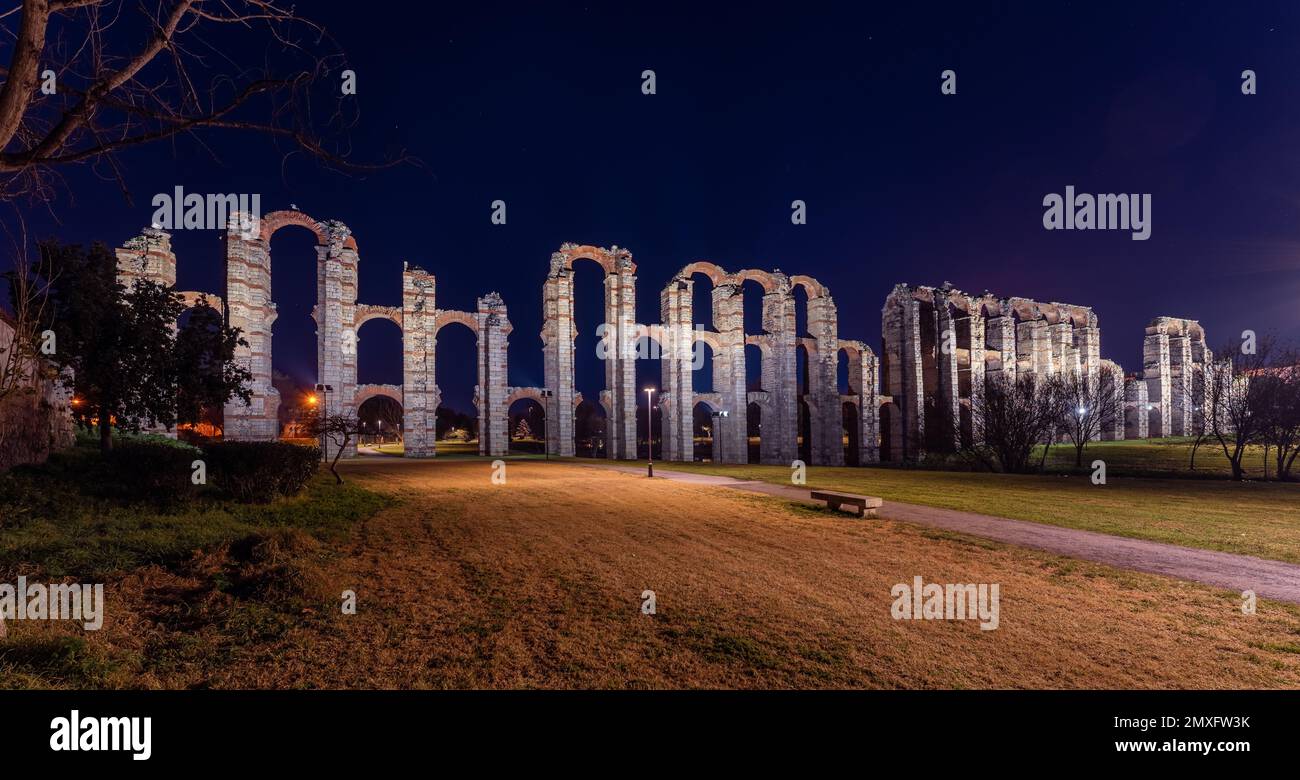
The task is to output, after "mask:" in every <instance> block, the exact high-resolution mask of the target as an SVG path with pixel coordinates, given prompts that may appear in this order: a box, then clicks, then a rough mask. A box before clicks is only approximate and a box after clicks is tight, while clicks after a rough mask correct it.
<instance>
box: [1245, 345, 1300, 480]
mask: <svg viewBox="0 0 1300 780" xmlns="http://www.w3.org/2000/svg"><path fill="white" fill-rule="evenodd" d="M1271 362H1272V365H1271V366H1270V367H1269V368H1267V369H1264V370H1263V371H1262V372H1261V374H1260V375H1258V376H1257V377H1256V378H1255V379H1253V380H1252V381H1255V382H1258V383H1259V385H1260V387H1259V388H1258V391H1259V392H1258V398H1259V401H1260V405H1261V408H1260V415H1261V418H1262V419H1261V422H1260V432H1259V439H1260V441H1261V442H1262V443H1263V444H1264V446H1265V453H1266V455H1265V459H1266V460H1267V452H1268V450H1269V449H1271V450H1272V452H1273V457H1274V459H1275V463H1276V467H1277V468H1276V470H1275V473H1276V475H1277V478H1278V479H1280V480H1285V479H1290V478H1291V467H1292V466H1293V465H1294V463H1295V459H1296V455H1297V454H1300V354H1297V353H1296V351H1295V350H1293V349H1287V350H1279V351H1277V352H1276V357H1275V358H1274V359H1273V360H1272V361H1271ZM1266 468H1267V464H1266Z"/></svg>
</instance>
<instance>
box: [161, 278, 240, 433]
mask: <svg viewBox="0 0 1300 780" xmlns="http://www.w3.org/2000/svg"><path fill="white" fill-rule="evenodd" d="M240 346H245V347H246V346H248V342H246V341H244V339H243V338H241V337H240V335H239V329H238V328H230V327H227V326H226V323H225V318H223V317H222V316H221V312H219V311H217V310H216V309H214V308H212V306H210V305H209V304H208V299H207V297H206V296H204V297H200V298H199V302H198V305H196V306H195V307H194V308H193V309H192V310H191V311H190V316H189V318H188V319H187V320H186V322H185V324H184V325H182V326H181V328H180V330H179V331H178V332H177V333H176V347H175V357H176V359H175V376H176V422H178V423H189V424H198V423H199V422H202V420H203V418H204V412H205V410H208V409H214V408H219V407H221V406H222V405H223V404H225V403H226V401H229V400H230V399H231V398H238V399H240V400H241V401H243V402H244V404H245V405H247V404H248V403H249V399H251V398H252V391H251V390H250V389H249V388H248V387H246V383H248V382H249V381H251V380H252V378H253V375H252V374H251V373H250V372H249V371H248V369H246V368H245V367H244V366H242V365H240V364H239V363H237V362H235V348H236V347H240Z"/></svg>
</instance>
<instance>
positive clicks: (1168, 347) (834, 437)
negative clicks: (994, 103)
mask: <svg viewBox="0 0 1300 780" xmlns="http://www.w3.org/2000/svg"><path fill="white" fill-rule="evenodd" d="M240 219H241V215H239V214H234V215H232V216H231V221H230V224H231V225H232V226H234V225H237V224H241V223H240V222H239V220H240ZM288 225H299V226H301V227H304V228H307V229H308V230H311V231H312V232H313V233H314V234H315V236H316V239H317V247H316V255H317V279H316V284H317V288H316V289H317V301H318V303H317V305H316V307H315V308H314V309H313V311H312V316H313V319H314V320H315V321H316V325H317V366H318V373H319V376H318V382H319V383H321V384H324V385H328V386H330V388H331V390H330V391H329V392H327V393H326V394H325V398H324V401H325V405H326V409H327V410H328V411H329V412H330V413H332V414H338V413H345V412H355V411H356V410H357V409H358V408H359V407H360V405H361V404H362V403H364V402H365V401H366V400H367V399H368V398H372V397H374V396H377V395H384V396H387V397H389V398H392V399H394V400H395V401H397V402H398V403H399V404H401V405H402V408H403V429H404V430H403V439H404V441H405V452H406V455H407V456H408V457H431V456H433V455H435V454H436V451H437V447H436V444H435V440H434V439H435V429H436V416H435V413H436V410H437V408H438V403H439V400H440V397H441V394H440V391H439V388H438V386H437V384H436V382H435V371H434V366H435V359H436V352H437V349H436V348H437V336H438V332H439V331H440V330H441V329H442V328H443V327H445V326H447V325H451V324H460V325H463V326H465V327H466V328H468V329H469V330H471V331H473V333H474V335H475V337H476V339H477V342H478V383H477V384H476V386H475V388H474V403H475V405H476V407H477V409H478V420H479V432H480V435H479V452H480V454H482V455H489V456H494V457H495V456H501V455H505V454H506V451H507V446H508V441H509V409H510V406H511V405H512V404H513V403H514V402H516V401H518V400H521V399H524V398H531V399H533V400H534V401H536V402H537V403H538V404H539V405H540V406H541V407H542V408H543V409H544V411H545V414H546V420H547V424H546V426H545V427H546V451H547V453H549V454H551V455H556V456H572V455H574V453H575V441H574V436H575V428H576V425H575V416H576V412H577V408H578V405H579V404H580V403H581V402H582V400H583V399H582V394H581V393H579V392H577V390H576V386H575V377H574V365H575V363H574V342H575V339H576V337H577V335H578V330H577V325H576V322H575V318H574V299H573V296H574V284H573V273H574V264H575V263H577V262H579V261H589V262H593V263H595V264H597V265H598V266H600V268H601V270H602V271H603V273H604V289H605V307H604V309H605V314H604V322H603V328H602V330H603V340H602V345H603V346H604V347H605V349H604V355H603V361H604V366H605V389H604V390H602V391H601V392H600V394H599V397H598V398H597V399H592V400H594V401H595V402H597V403H598V404H599V405H600V408H601V409H602V410H603V411H604V413H605V416H606V420H607V425H606V432H605V435H606V440H605V445H606V446H605V453H606V454H607V456H608V457H610V458H617V459H634V458H636V457H637V433H638V432H637V427H636V410H637V402H638V393H639V392H641V389H640V388H638V387H637V386H636V360H637V359H638V356H639V355H640V354H641V351H640V349H639V347H640V346H643V343H642V342H645V341H651V342H653V343H654V344H655V345H657V346H658V348H659V356H658V359H659V362H660V376H661V383H660V392H659V395H658V397H657V399H656V400H657V405H658V409H659V411H660V413H661V414H662V427H661V431H662V437H663V442H662V445H663V446H662V456H661V457H662V458H663V459H664V460H669V461H687V460H693V459H694V438H695V437H694V411H695V407H696V405H697V404H703V405H704V406H705V408H706V409H707V410H708V411H709V412H710V413H711V414H712V415H713V418H714V420H715V427H714V431H713V434H712V437H711V438H712V453H711V455H712V458H713V459H714V460H715V461H717V462H722V463H746V462H748V460H749V436H748V432H749V429H750V427H751V426H750V418H751V416H756V417H757V418H758V419H757V422H758V423H759V424H761V432H762V435H761V436H760V437H759V461H760V462H762V463H780V464H789V463H790V462H791V461H793V460H796V459H800V458H803V459H806V461H807V462H809V463H810V464H813V465H842V464H844V463H846V462H848V463H855V464H863V463H871V462H875V461H878V460H882V459H883V460H890V461H901V460H915V459H920V458H922V457H924V455H925V452H926V450H927V448H934V447H936V446H948V447H951V446H955V445H956V444H957V442H958V441H959V439H960V437H961V436H962V434H963V433H966V434H969V433H970V430H971V419H970V413H971V398H972V396H973V394H975V393H977V392H979V390H980V389H981V388H982V387H983V385H984V382H985V378H986V376H988V375H989V373H990V372H1002V373H1003V374H1005V375H1006V376H1007V377H1008V378H1011V379H1014V378H1015V377H1017V376H1021V375H1026V374H1036V375H1049V376H1050V375H1053V374H1059V373H1064V372H1073V373H1079V374H1083V375H1086V376H1088V377H1090V378H1092V379H1093V380H1094V381H1095V380H1098V379H1100V381H1102V382H1104V383H1105V382H1111V383H1114V382H1115V380H1116V379H1117V378H1119V377H1123V376H1124V374H1123V370H1122V369H1121V368H1120V366H1119V365H1118V364H1116V363H1114V362H1113V361H1109V360H1104V359H1102V357H1101V333H1100V329H1099V327H1098V322H1097V316H1096V314H1095V313H1094V312H1093V310H1092V309H1091V308H1089V307H1087V306H1079V305H1075V304H1066V303H1054V302H1053V303H1043V302H1039V301H1034V300H1030V299H1028V298H1018V297H1010V298H1000V297H997V296H995V295H993V294H991V293H989V292H984V293H982V294H980V295H969V294H966V293H964V292H962V291H960V290H958V289H955V288H954V287H953V286H952V285H950V284H947V283H945V284H944V285H943V286H941V287H926V286H912V285H907V284H899V285H897V286H895V287H894V289H893V291H891V292H890V294H889V296H888V297H887V298H886V300H885V305H884V307H883V309H882V311H881V327H882V339H881V344H882V353H881V358H880V363H879V365H877V360H876V355H875V353H874V352H873V351H872V350H871V348H870V347H868V346H867V345H866V344H865V343H863V342H861V341H853V340H845V339H841V338H840V337H839V335H838V310H837V308H836V305H835V301H834V299H833V298H832V297H831V295H830V291H829V290H827V289H826V287H825V286H824V285H822V284H821V283H820V282H818V281H817V280H816V279H814V278H812V277H810V276H798V275H796V276H787V275H786V274H784V273H782V272H781V271H780V270H773V271H764V270H758V269H745V270H739V271H734V272H728V271H726V270H724V269H723V268H722V267H721V266H719V265H717V264H715V263H712V262H708V261H698V262H694V263H691V264H689V265H686V266H684V267H683V268H682V269H681V270H679V271H678V272H677V273H676V274H675V275H674V276H673V278H672V279H671V280H670V281H669V282H668V284H667V285H666V286H665V287H664V289H663V290H662V291H661V292H660V296H659V303H660V322H659V323H653V324H641V323H637V321H636V264H635V263H634V262H633V261H632V254H631V252H629V251H628V250H626V249H622V248H619V247H617V246H614V247H611V248H603V247H595V246H587V245H579V244H574V243H566V244H563V245H561V247H560V249H559V251H557V252H555V253H553V254H552V255H551V261H550V269H549V272H548V274H547V277H546V281H545V283H544V284H543V290H542V299H543V317H544V321H543V324H542V330H541V341H542V351H543V356H544V381H545V384H546V386H545V387H512V386H510V385H509V383H508V366H507V348H508V346H509V335H510V333H511V330H512V326H511V324H510V320H509V318H508V316H507V311H506V305H505V302H504V301H503V300H502V299H501V296H499V295H497V294H496V293H489V294H487V295H485V296H483V297H481V298H479V299H478V302H477V306H476V308H475V310H474V311H455V310H447V309H438V308H437V303H436V285H435V279H434V276H433V274H430V273H429V272H427V271H425V270H424V269H422V268H419V267H418V266H412V265H409V264H404V265H403V270H402V305H401V306H376V305H368V304H361V303H358V302H357V268H358V264H359V262H360V257H359V254H358V249H357V243H356V240H355V239H354V238H353V237H352V235H351V231H349V230H348V228H347V226H346V225H344V224H343V223H341V222H337V221H323V222H322V221H317V220H315V219H312V218H311V217H308V216H307V215H306V214H303V213H302V212H300V211H296V210H294V211H277V212H273V213H271V214H268V215H266V216H265V217H263V218H262V219H261V220H260V232H259V233H258V235H256V236H253V237H248V236H246V235H244V234H241V233H240V232H239V231H237V230H235V229H233V227H232V229H231V230H229V231H228V232H227V234H226V263H227V272H226V273H227V276H226V297H225V300H224V301H223V300H222V298H220V297H217V296H215V295H208V296H207V298H208V300H209V301H210V302H211V303H212V304H213V305H214V306H218V307H224V310H225V312H226V316H227V319H228V321H229V323H230V325H231V326H233V327H237V328H239V329H240V330H241V331H242V332H243V337H244V339H245V340H246V341H247V342H248V345H247V346H246V347H241V348H240V349H239V351H238V355H237V358H238V359H239V360H241V361H242V362H243V364H244V365H245V366H246V367H247V368H248V369H249V371H250V373H251V374H252V377H253V379H252V383H251V387H252V391H253V398H252V403H251V405H250V406H247V407H245V406H244V405H243V404H242V403H238V402H236V403H232V404H228V405H227V406H226V408H225V431H224V434H225V435H226V436H227V437H230V438H232V439H273V438H276V437H277V436H278V435H279V431H278V419H277V411H278V408H279V405H280V402H281V399H280V396H279V393H278V391H277V390H276V389H275V388H274V387H273V386H272V384H271V349H272V344H271V326H272V324H273V323H274V322H275V319H276V316H277V315H276V306H275V304H274V303H273V302H272V300H271V266H270V264H271V259H270V239H271V236H272V235H274V234H275V232H276V231H277V230H280V229H281V228H283V227H285V226H288ZM117 258H118V275H119V280H120V281H122V282H123V283H124V284H129V283H130V282H131V281H132V280H133V279H135V278H149V279H153V280H156V281H158V282H160V283H163V284H166V285H168V286H174V284H175V281H176V255H175V253H174V252H173V251H172V248H171V241H170V236H169V234H168V233H166V232H165V231H162V230H157V229H153V228H150V229H146V230H145V231H143V232H142V233H141V235H139V236H137V237H135V238H132V239H131V240H129V241H127V242H126V244H124V245H123V246H122V247H121V248H120V249H118V250H117ZM697 276H702V277H703V278H704V279H706V280H707V281H708V283H709V284H710V285H711V298H712V311H711V315H712V323H713V326H714V329H713V330H708V329H704V328H700V327H696V326H695V325H694V312H693V302H694V297H693V295H694V285H695V284H696V282H697V279H696V277H697ZM746 281H752V282H754V283H757V284H758V285H759V286H760V287H761V288H762V291H763V292H762V331H763V332H762V333H745V330H744V291H743V285H744V283H745V282H746ZM796 287H802V288H803V290H804V292H805V294H806V296H807V331H808V334H809V335H807V336H802V335H799V334H798V332H797V328H796V317H795V296H794V293H793V291H794V289H795V288H796ZM181 294H182V296H183V297H184V298H185V300H186V302H187V303H188V304H189V305H191V306H192V305H194V304H195V302H197V300H198V299H199V298H200V297H201V296H202V295H203V294H202V293H198V292H183V293H181ZM380 318H382V319H387V320H390V321H392V322H393V323H395V324H396V325H397V326H398V327H399V328H401V330H402V339H403V362H402V370H403V382H402V385H401V386H395V385H373V384H367V385H361V384H358V383H357V347H358V346H359V342H360V339H359V337H358V335H357V332H358V330H359V329H360V328H361V326H362V325H364V324H365V323H366V322H368V321H370V320H372V319H380ZM703 345H707V347H708V348H709V349H710V350H711V352H712V380H713V390H712V392H707V393H698V392H695V391H694V389H693V382H692V376H693V372H694V365H693V360H694V355H695V351H696V350H698V349H702V347H703ZM747 346H754V347H756V348H757V350H758V354H759V355H760V360H761V383H760V387H759V388H758V389H750V388H749V387H748V382H747V371H746V368H747V366H746V354H745V348H746V347H747ZM801 347H802V348H803V349H804V350H805V354H806V371H807V387H806V391H804V392H801V391H800V387H799V376H798V374H799V371H798V362H797V361H798V358H797V352H798V350H799V348H801ZM841 352H843V353H844V354H845V355H846V357H847V363H848V392H845V393H841V392H840V389H839V386H838V365H839V356H840V353H841ZM1144 356H1145V360H1144V367H1143V371H1142V373H1141V375H1140V376H1138V375H1132V376H1129V377H1127V378H1126V379H1124V381H1123V386H1122V387H1115V388H1114V392H1116V393H1122V394H1123V397H1124V403H1125V409H1126V415H1125V419H1124V420H1123V421H1117V424H1116V425H1115V426H1114V427H1113V428H1112V429H1110V430H1106V431H1103V432H1102V434H1101V438H1103V439H1124V438H1146V437H1148V436H1168V435H1175V436H1180V435H1193V434H1194V433H1195V432H1196V431H1197V426H1198V420H1201V421H1203V420H1204V419H1205V388H1206V382H1207V381H1208V374H1207V372H1206V370H1205V367H1206V366H1207V365H1208V364H1209V363H1210V362H1211V360H1212V355H1211V353H1210V351H1209V350H1208V349H1206V347H1205V334H1204V331H1203V330H1202V329H1201V327H1200V325H1199V324H1198V323H1196V322H1195V321H1193V320H1182V319H1175V318H1171V317H1159V318H1157V319H1155V320H1153V321H1152V323H1151V325H1150V326H1149V327H1148V328H1147V335H1146V340H1145V343H1144ZM720 415H725V417H723V416H720ZM846 437H847V439H848V442H849V446H848V447H847V453H846V448H845V446H844V445H843V441H844V439H845V438H846ZM935 437H939V438H940V439H941V440H940V441H936V438H935ZM944 438H947V439H949V441H942V439H944ZM801 440H802V442H801ZM349 449H351V450H353V451H352V452H347V453H344V454H345V455H351V454H354V452H355V445H352V446H350V448H349Z"/></svg>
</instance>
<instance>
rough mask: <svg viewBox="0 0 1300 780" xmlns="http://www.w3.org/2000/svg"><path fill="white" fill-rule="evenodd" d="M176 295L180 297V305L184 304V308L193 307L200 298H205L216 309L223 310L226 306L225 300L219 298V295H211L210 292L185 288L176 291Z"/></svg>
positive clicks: (197, 303)
mask: <svg viewBox="0 0 1300 780" xmlns="http://www.w3.org/2000/svg"><path fill="white" fill-rule="evenodd" d="M177 295H179V296H180V297H181V305H182V306H184V307H185V308H186V309H193V308H194V307H196V306H198V305H199V300H200V299H202V298H207V299H208V305H209V306H211V307H212V308H214V309H216V310H217V311H222V310H224V309H225V306H226V304H225V301H223V300H221V296H220V295H213V294H212V293H205V292H194V291H193V290H186V291H184V292H179V293H177Z"/></svg>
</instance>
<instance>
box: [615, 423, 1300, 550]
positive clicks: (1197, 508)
mask: <svg viewBox="0 0 1300 780" xmlns="http://www.w3.org/2000/svg"><path fill="white" fill-rule="evenodd" d="M1129 446H1130V447H1133V446H1141V445H1129ZM1157 446H1158V445H1157ZM1098 449H1099V450H1100V449H1101V448H1100V447H1099V448H1098ZM590 462H593V463H601V462H607V461H590ZM661 468H663V469H671V470H678V471H693V472H699V473H705V474H722V475H726V476H732V477H737V478H739V479H755V480H764V481H767V482H774V483H780V484H790V474H791V471H790V469H789V468H787V467H785V466H766V465H753V464H751V465H746V466H728V465H715V464H710V463H664V464H663V465H662V466H661ZM1109 471H1110V470H1109V469H1108V478H1107V481H1106V484H1105V485H1093V484H1092V482H1091V480H1090V479H1089V478H1088V477H1086V476H1044V475H1016V474H988V473H972V472H955V471H930V470H923V469H899V468H883V467H882V468H852V467H840V468H836V467H825V466H809V467H808V473H807V486H808V487H810V488H825V489H828V490H839V491H844V492H849V493H865V494H867V495H872V496H880V497H881V498H883V499H885V501H887V502H888V501H901V502H905V503H911V504H925V505H928V506H938V507H945V508H948V509H960V510H964V511H967V512H978V513H980V514H986V515H995V516H998V517H1010V518H1015V519H1018V520H1032V521H1035V522H1040V523H1050V524H1052V525H1060V526H1065V527H1067V528H1082V529H1086V530H1089V531H1098V532H1101V533H1108V534H1116V535H1118V536H1130V537H1134V538H1138V539H1150V540H1153V541H1158V542H1169V543H1171V544H1180V545H1184V546H1188V547H1201V548H1205V549H1209V550H1222V551H1224V552H1233V553H1243V554H1246V555H1255V556H1258V557H1261V558H1271V559H1274V560H1281V561H1290V562H1293V563H1300V484H1297V483H1285V484H1283V483H1273V482H1244V483H1242V482H1232V481H1230V480H1222V479H1205V480H1197V479H1175V478H1170V479H1150V478H1137V477H1122V476H1113V474H1111V473H1109ZM888 509H889V507H888V505H886V507H885V509H884V514H886V515H888Z"/></svg>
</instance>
